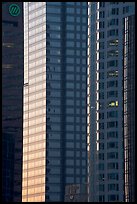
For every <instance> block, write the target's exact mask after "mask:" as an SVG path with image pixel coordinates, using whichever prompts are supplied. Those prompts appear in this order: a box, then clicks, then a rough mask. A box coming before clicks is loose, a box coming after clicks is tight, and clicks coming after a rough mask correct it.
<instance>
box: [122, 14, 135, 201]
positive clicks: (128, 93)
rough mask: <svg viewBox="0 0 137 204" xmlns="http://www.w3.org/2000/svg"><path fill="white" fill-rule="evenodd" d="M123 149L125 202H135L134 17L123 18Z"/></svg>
mask: <svg viewBox="0 0 137 204" xmlns="http://www.w3.org/2000/svg"><path fill="white" fill-rule="evenodd" d="M124 149H125V201H126V202H135V15H132V16H129V17H126V18H125V38H124Z"/></svg>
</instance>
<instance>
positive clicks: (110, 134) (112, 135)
mask: <svg viewBox="0 0 137 204" xmlns="http://www.w3.org/2000/svg"><path fill="white" fill-rule="evenodd" d="M110 138H118V132H117V131H111V132H107V139H110Z"/></svg>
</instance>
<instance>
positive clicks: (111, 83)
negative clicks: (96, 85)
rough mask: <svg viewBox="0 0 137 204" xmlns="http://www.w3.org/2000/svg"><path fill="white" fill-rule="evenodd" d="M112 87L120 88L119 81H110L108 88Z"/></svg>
mask: <svg viewBox="0 0 137 204" xmlns="http://www.w3.org/2000/svg"><path fill="white" fill-rule="evenodd" d="M110 87H118V81H117V80H113V81H108V82H107V88H110Z"/></svg>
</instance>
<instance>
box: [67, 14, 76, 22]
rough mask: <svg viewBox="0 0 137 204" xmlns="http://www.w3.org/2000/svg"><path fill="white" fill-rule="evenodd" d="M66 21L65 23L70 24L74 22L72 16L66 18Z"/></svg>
mask: <svg viewBox="0 0 137 204" xmlns="http://www.w3.org/2000/svg"><path fill="white" fill-rule="evenodd" d="M66 21H67V22H72V23H73V22H74V16H70V15H69V16H67V18H66Z"/></svg>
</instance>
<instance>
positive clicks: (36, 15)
mask: <svg viewBox="0 0 137 204" xmlns="http://www.w3.org/2000/svg"><path fill="white" fill-rule="evenodd" d="M87 7H88V4H87V2H25V3H24V105H23V111H24V118H23V177H22V201H28V202H31V201H32V202H33V201H46V202H50V201H64V199H65V188H66V186H67V185H75V184H80V185H82V184H84V185H86V184H87V125H86V124H87V22H88V15H87V14H88V13H87V12H88V8H87ZM81 193H82V192H81ZM84 193H85V190H84Z"/></svg>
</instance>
